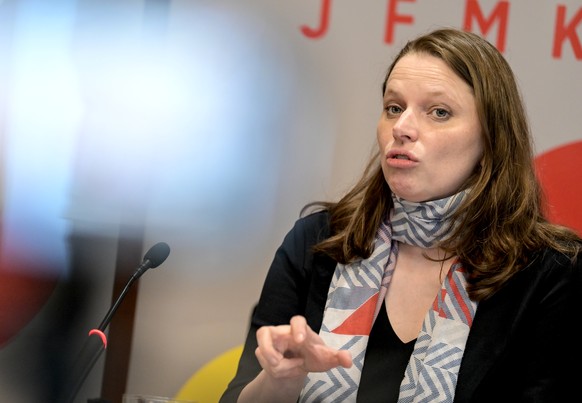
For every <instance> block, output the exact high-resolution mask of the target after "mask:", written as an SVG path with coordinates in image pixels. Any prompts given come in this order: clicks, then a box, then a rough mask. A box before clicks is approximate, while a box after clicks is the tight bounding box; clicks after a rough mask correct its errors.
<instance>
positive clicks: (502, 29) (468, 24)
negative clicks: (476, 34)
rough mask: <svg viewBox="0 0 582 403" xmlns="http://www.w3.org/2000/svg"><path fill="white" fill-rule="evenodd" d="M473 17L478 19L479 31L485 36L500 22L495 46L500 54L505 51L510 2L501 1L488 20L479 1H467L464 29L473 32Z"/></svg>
mask: <svg viewBox="0 0 582 403" xmlns="http://www.w3.org/2000/svg"><path fill="white" fill-rule="evenodd" d="M473 17H474V18H475V19H476V21H477V24H478V25H479V29H480V31H481V33H482V34H483V35H486V34H487V32H489V30H490V29H491V26H492V25H493V24H494V23H495V21H496V20H499V34H498V35H497V43H496V44H495V46H496V47H497V49H499V51H500V52H503V51H505V37H506V34H507V20H508V17H509V2H508V1H500V2H499V3H497V5H496V6H495V8H494V9H493V11H492V12H491V15H490V17H489V18H488V19H486V18H485V17H484V16H483V12H482V11H481V7H480V6H479V2H478V1H477V0H467V9H466V11H465V22H464V23H463V29H465V31H473V29H472V28H473Z"/></svg>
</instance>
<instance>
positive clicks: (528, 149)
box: [302, 28, 581, 300]
mask: <svg viewBox="0 0 582 403" xmlns="http://www.w3.org/2000/svg"><path fill="white" fill-rule="evenodd" d="M409 53H423V54H429V55H431V56H434V57H437V58H439V59H441V60H443V61H444V62H445V63H446V64H447V65H448V66H449V67H450V68H451V69H452V70H453V71H454V72H455V73H456V74H457V75H458V76H459V77H461V78H462V79H463V80H464V81H465V82H466V83H467V84H468V85H469V86H470V87H471V88H472V89H473V93H474V96H475V102H476V105H477V112H478V117H479V120H480V123H481V133H482V141H483V144H484V152H483V157H482V159H481V162H480V165H479V166H477V167H476V169H475V171H474V173H473V174H472V175H471V176H470V177H469V178H468V179H467V180H466V182H465V183H464V184H463V185H462V187H461V188H460V189H459V190H461V189H463V188H469V187H470V188H471V191H470V192H469V197H468V198H467V199H466V200H465V201H464V202H463V203H462V204H461V205H460V206H459V208H458V209H457V211H456V212H455V214H454V215H453V218H452V219H453V220H454V221H455V222H456V223H457V224H458V225H455V226H454V229H453V230H452V234H451V236H450V237H449V238H448V239H447V240H446V241H444V242H443V243H442V244H441V245H440V246H441V248H442V249H444V250H445V252H447V255H448V256H458V257H459V258H460V260H461V262H462V263H463V265H464V267H465V269H466V270H467V271H468V273H469V286H468V292H469V295H470V296H471V298H473V299H474V300H482V299H485V298H487V297H489V296H491V295H492V294H494V293H495V292H496V291H497V290H499V289H500V288H501V287H502V286H503V285H504V284H505V283H506V282H507V281H508V280H509V279H510V278H511V277H512V276H513V275H514V274H515V273H517V272H518V271H519V270H521V269H522V268H524V267H525V266H527V265H528V264H529V263H530V262H531V260H532V259H533V258H534V257H535V256H536V254H537V253H538V252H540V251H542V250H543V249H544V248H546V247H550V248H553V249H555V250H557V251H559V252H561V253H564V254H566V255H568V256H570V257H571V258H572V259H575V257H576V255H577V254H578V253H579V252H580V249H581V243H580V241H581V240H580V237H579V236H578V235H577V234H576V233H575V232H573V231H572V230H570V229H568V228H566V227H563V226H559V225H554V224H552V223H550V222H548V221H547V219H546V218H545V215H544V207H543V206H544V204H543V194H542V190H541V186H540V184H539V182H538V180H537V177H536V174H535V169H534V165H533V145H532V138H531V134H530V129H529V124H528V120H527V116H526V112H525V109H524V106H523V101H522V98H521V94H520V91H519V89H518V86H517V84H516V80H515V77H514V75H513V72H512V70H511V67H510V66H509V64H508V63H507V61H506V60H505V58H504V57H503V56H502V55H501V53H500V52H499V51H498V50H497V49H496V48H495V47H494V46H493V45H491V44H490V43H489V42H487V41H486V40H485V39H483V38H481V37H480V36H478V35H476V34H473V33H470V32H465V31H462V30H457V29H452V28H444V29H439V30H436V31H433V32H431V33H428V34H425V35H423V36H420V37H418V38H417V39H415V40H412V41H409V42H408V43H407V44H406V45H405V46H404V48H403V49H402V50H401V51H400V52H399V53H398V54H397V56H396V58H395V59H394V61H393V62H392V64H391V65H390V67H389V68H388V71H387V73H386V76H385V79H384V82H383V84H382V96H383V94H384V91H385V89H386V82H387V80H388V77H389V76H390V74H391V72H392V70H393V68H394V66H395V65H396V63H397V62H398V61H399V60H400V59H401V58H402V57H403V56H405V55H407V54H409ZM391 207H392V198H391V191H390V188H389V187H388V184H387V183H386V181H385V179H384V175H383V172H382V169H381V162H380V152H378V153H376V154H375V155H374V156H373V157H372V158H371V159H370V161H369V163H368V165H367V167H366V169H365V171H364V174H363V175H362V177H361V179H360V180H359V181H358V182H357V183H356V185H355V186H354V187H353V188H352V189H351V190H350V191H349V192H347V194H346V195H345V196H344V197H342V198H341V199H340V200H339V201H338V202H314V203H310V204H308V205H306V206H305V207H304V209H303V210H302V213H304V212H305V211H308V210H310V209H313V208H323V209H327V210H328V211H329V215H330V225H331V230H332V236H331V237H330V238H328V239H326V240H324V241H323V242H321V243H320V244H318V245H316V250H317V251H321V252H324V253H326V254H328V255H330V256H331V257H333V258H334V259H335V260H337V261H338V262H340V263H344V264H345V263H348V262H352V261H354V260H357V259H362V258H367V257H368V256H370V254H371V253H372V250H373V242H374V237H375V234H376V231H377V228H378V226H379V225H380V223H381V222H382V220H384V219H386V216H387V213H388V211H389V209H390V208H391Z"/></svg>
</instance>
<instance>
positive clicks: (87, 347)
mask: <svg viewBox="0 0 582 403" xmlns="http://www.w3.org/2000/svg"><path fill="white" fill-rule="evenodd" d="M169 254H170V247H169V246H168V245H167V244H166V243H164V242H159V243H157V244H155V245H154V246H152V247H151V248H150V249H149V251H148V252H147V253H146V254H145V256H144V259H143V262H142V263H141V264H140V265H139V267H138V268H137V270H136V271H135V273H133V275H132V276H131V277H130V279H129V280H128V281H127V283H126V284H125V287H123V290H122V291H121V293H120V294H119V297H117V299H116V300H115V303H114V304H113V305H112V306H111V308H109V311H108V312H107V314H106V315H105V317H104V318H103V320H102V321H101V324H100V325H99V327H97V328H96V329H91V330H90V331H89V339H88V340H87V341H86V342H85V344H84V346H83V348H82V349H81V352H80V354H79V357H78V358H77V360H76V361H75V363H76V364H75V365H74V367H73V370H72V374H77V373H80V377H79V378H78V380H77V381H76V382H74V383H73V386H72V388H71V393H70V395H69V398H68V399H67V400H66V402H67V403H73V401H74V399H75V397H76V396H77V393H79V390H80V389H81V386H82V385H83V383H84V382H85V380H86V379H87V377H88V376H89V373H90V372H91V370H92V369H93V367H94V366H95V364H96V363H97V361H98V360H99V357H100V356H101V354H102V353H103V351H104V350H105V349H106V348H107V336H106V335H105V333H104V331H105V329H106V328H107V326H108V325H109V322H111V319H112V318H113V315H114V314H115V312H116V311H117V308H119V305H120V304H121V302H122V301H123V299H124V298H125V295H126V294H127V292H128V291H129V289H130V287H131V286H132V284H133V283H134V282H135V281H136V280H137V279H138V278H140V277H141V275H142V274H143V273H145V272H146V270H148V269H150V268H153V267H158V266H159V265H160V264H162V263H163V262H164V261H165V260H166V258H167V257H168V255H169ZM91 336H94V337H91ZM84 363H86V364H84ZM90 402H94V403H98V402H103V403H105V402H106V401H103V400H101V399H91V400H90Z"/></svg>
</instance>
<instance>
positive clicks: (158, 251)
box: [97, 242, 170, 332]
mask: <svg viewBox="0 0 582 403" xmlns="http://www.w3.org/2000/svg"><path fill="white" fill-rule="evenodd" d="M169 255H170V247H169V246H168V244H167V243H165V242H158V243H157V244H155V245H154V246H152V247H151V248H150V249H149V250H148V251H147V252H146V254H145V256H144V258H143V260H142V262H141V264H140V265H139V267H138V268H137V270H136V271H135V273H133V275H132V276H131V278H130V279H129V281H128V282H127V284H126V285H125V287H124V288H123V291H121V294H120V295H119V297H118V298H117V300H116V301H115V304H113V305H112V306H111V308H110V309H109V312H107V315H105V318H103V321H102V322H101V324H100V325H99V327H98V328H97V330H99V331H101V332H102V331H104V330H105V328H106V327H107V325H108V324H109V322H111V318H112V317H113V314H114V313H115V311H117V308H118V307H119V304H121V301H123V298H125V294H127V292H128V291H129V287H131V285H132V284H133V283H134V282H135V280H137V279H138V278H140V277H141V276H142V274H144V273H145V272H146V271H147V270H148V269H153V268H155V267H158V266H159V265H161V264H162V263H164V261H165V260H166V259H167V258H168V256H169Z"/></svg>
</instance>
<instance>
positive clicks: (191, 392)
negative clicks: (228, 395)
mask: <svg viewBox="0 0 582 403" xmlns="http://www.w3.org/2000/svg"><path fill="white" fill-rule="evenodd" d="M242 350H243V345H242V344H241V345H239V346H236V347H234V348H231V349H230V350H227V351H225V352H224V353H222V354H221V355H219V356H218V357H216V358H214V359H212V360H211V361H209V362H208V363H206V364H205V365H204V366H203V367H202V368H200V369H199V370H198V371H196V372H195V373H194V375H192V377H190V379H188V381H186V383H185V384H184V385H183V386H182V388H181V389H180V391H179V392H178V394H177V395H176V397H175V398H176V399H184V400H194V401H196V403H218V400H219V399H220V396H222V393H223V392H224V391H225V390H226V387H227V386H228V383H229V382H230V381H231V379H232V378H233V377H234V375H235V373H236V367H237V365H238V360H239V359H240V356H241V354H242Z"/></svg>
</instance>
